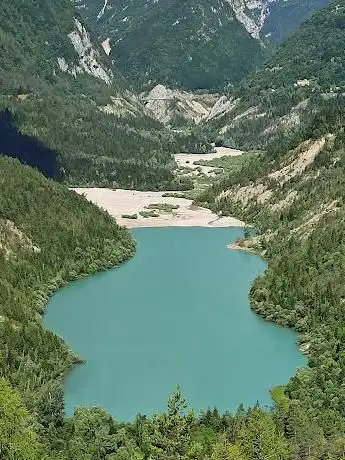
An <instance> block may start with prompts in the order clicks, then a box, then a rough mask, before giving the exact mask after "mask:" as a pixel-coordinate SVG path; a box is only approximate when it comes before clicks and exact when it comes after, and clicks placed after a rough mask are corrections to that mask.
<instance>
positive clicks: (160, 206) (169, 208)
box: [145, 203, 180, 212]
mask: <svg viewBox="0 0 345 460" xmlns="http://www.w3.org/2000/svg"><path fill="white" fill-rule="evenodd" d="M179 207H180V206H179V205H178V204H170V203H151V204H149V205H148V206H145V208H146V209H152V210H154V211H160V212H173V211H174V210H175V209H178V208H179Z"/></svg>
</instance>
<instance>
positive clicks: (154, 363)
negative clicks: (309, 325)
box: [44, 227, 306, 421]
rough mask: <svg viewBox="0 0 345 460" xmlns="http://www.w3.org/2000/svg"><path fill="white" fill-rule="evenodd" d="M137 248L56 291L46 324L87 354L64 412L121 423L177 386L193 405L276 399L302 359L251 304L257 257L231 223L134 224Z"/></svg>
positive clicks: (261, 266) (157, 407) (158, 406)
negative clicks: (242, 247)
mask: <svg viewBox="0 0 345 460" xmlns="http://www.w3.org/2000/svg"><path fill="white" fill-rule="evenodd" d="M132 233H133V235H134V237H135V238H136V240H137V242H138V247H137V255H136V256H135V257H134V258H133V259H132V260H130V261H129V262H127V263H126V264H124V265H123V266H121V267H120V268H118V269H115V270H110V271H108V272H105V273H102V274H98V275H95V276H92V277H89V278H87V279H84V280H82V281H78V282H75V283H72V284H71V285H69V286H67V287H66V288H63V289H61V290H60V291H59V292H58V293H57V294H55V295H54V296H53V297H52V299H51V301H50V303H49V305H48V310H47V313H46V315H45V317H44V322H45V325H46V326H47V327H48V328H50V329H52V330H53V331H54V332H56V333H57V334H59V335H62V336H63V337H64V339H65V341H66V343H67V344H68V346H69V347H70V348H72V349H73V350H74V351H75V352H76V353H77V354H79V355H80V356H81V357H83V358H84V359H85V360H86V364H85V365H81V366H78V367H75V368H74V369H73V370H72V371H71V372H70V373H69V375H68V376H67V378H66V381H65V395H66V411H67V414H68V415H70V414H72V413H73V410H74V407H76V406H93V405H98V406H102V407H103V408H104V409H106V410H107V411H109V412H111V413H112V414H113V415H114V417H115V418H117V419H119V420H128V421H130V420H133V419H134V417H135V415H136V414H137V413H138V412H140V413H144V414H148V415H151V414H152V413H155V412H157V411H162V410H163V409H164V407H165V404H166V400H167V397H168V395H169V394H170V393H171V392H172V391H173V390H174V388H175V386H176V384H180V385H181V387H182V391H183V393H184V395H185V396H186V398H187V399H188V401H189V403H190V405H191V407H193V408H194V409H195V410H196V412H198V411H199V410H201V409H207V407H214V406H217V407H218V408H219V409H220V410H222V411H224V410H236V409H237V407H238V405H239V404H240V403H244V404H245V405H253V404H255V403H256V401H259V402H260V403H261V404H262V405H269V404H271V399H270V395H269V389H270V388H271V387H272V386H275V385H278V384H284V383H287V382H288V380H289V378H290V377H291V376H292V375H293V374H294V373H295V371H296V368H297V367H300V366H304V365H305V363H306V361H305V358H304V356H303V355H302V354H301V353H300V351H299V350H298V348H297V346H296V334H295V333H294V332H293V331H291V330H288V329H283V328H281V327H278V326H276V325H274V324H270V323H266V322H265V321H263V320H262V319H261V318H260V317H259V316H257V315H256V314H255V313H253V312H252V311H251V310H250V308H249V300H248V295H249V289H250V286H251V284H252V282H253V280H254V279H255V278H256V277H257V276H258V275H260V274H261V273H263V272H264V270H265V267H266V264H265V262H264V261H263V260H261V259H260V258H259V257H256V256H253V255H251V254H248V253H244V252H237V251H231V250H229V249H227V248H226V245H227V244H228V243H230V242H231V241H234V240H235V239H236V238H237V237H238V236H239V235H241V234H242V230H241V229H228V228H172V227H171V228H155V229H153V228H142V229H136V230H133V232H132Z"/></svg>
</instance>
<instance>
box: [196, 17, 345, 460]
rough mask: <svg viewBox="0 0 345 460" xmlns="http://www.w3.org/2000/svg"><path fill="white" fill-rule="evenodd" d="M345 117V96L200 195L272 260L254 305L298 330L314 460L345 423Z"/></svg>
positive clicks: (302, 394)
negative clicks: (239, 221)
mask: <svg viewBox="0 0 345 460" xmlns="http://www.w3.org/2000/svg"><path fill="white" fill-rule="evenodd" d="M331 11H332V10H331ZM296 60H298V55H297V56H296ZM326 87H327V86H326ZM344 123H345V100H344V97H343V96H342V95H334V96H333V97H331V98H327V99H326V100H324V102H323V104H322V105H318V108H317V110H315V111H310V112H309V120H305V124H304V127H303V130H300V131H296V132H295V134H292V133H290V136H289V142H288V143H286V142H285V139H284V138H283V137H282V138H281V139H280V141H279V140H276V141H275V142H273V143H272V144H270V145H269V146H268V150H267V151H266V152H263V153H261V154H259V155H257V156H256V157H255V158H254V159H253V160H252V161H251V162H249V163H247V164H246V165H245V166H244V168H243V169H242V170H241V171H239V172H236V173H234V174H233V175H231V176H230V177H228V178H227V179H225V180H223V181H222V182H220V183H218V184H216V185H215V186H214V187H213V188H212V189H210V190H209V191H207V192H206V193H205V194H204V195H203V196H201V197H200V198H199V201H200V202H201V203H205V202H206V203H207V204H208V205H209V206H210V207H211V208H213V209H214V210H215V211H218V212H222V213H223V214H228V213H230V214H232V215H236V216H240V217H241V218H243V219H244V220H246V221H247V222H248V223H252V224H253V225H254V226H255V227H256V228H257V229H258V235H257V236H256V237H254V238H253V239H247V240H244V241H239V242H238V247H239V248H244V249H246V248H249V249H251V250H254V251H257V252H259V253H262V254H263V255H264V256H265V257H266V258H267V259H268V262H269V264H268V270H267V271H266V273H265V275H264V276H262V277H261V278H259V279H257V280H256V282H255V283H254V286H253V288H252V290H251V304H252V307H253V308H254V310H255V311H257V312H258V313H259V314H261V315H262V316H264V317H265V318H266V319H267V320H269V321H275V322H278V323H279V324H282V325H284V326H289V327H294V328H296V329H297V331H298V332H299V334H300V341H301V344H302V348H303V349H304V350H305V351H306V352H307V354H308V357H309V368H307V369H305V370H301V371H299V372H298V373H297V375H296V376H295V377H294V378H292V380H291V382H290V383H289V385H288V387H287V395H288V396H289V398H290V407H295V408H297V407H298V408H299V409H300V410H301V411H303V413H304V414H305V421H306V423H307V424H308V425H309V428H308V433H309V435H308V436H309V442H310V445H311V447H310V448H311V452H313V454H312V457H311V458H317V459H319V458H328V457H327V456H325V457H324V456H323V455H324V453H323V449H324V444H323V442H324V441H322V442H320V439H321V438H323V437H325V438H326V439H328V441H329V442H331V443H333V442H334V440H335V438H337V437H338V436H339V435H340V436H342V433H343V432H344V424H345V411H344V407H345V404H344V403H345V392H344V376H345V360H344V357H345V335H344V331H345V317H344V299H345V291H344V282H343V280H344V277H345V246H344V241H345V239H344V237H345V202H344V190H345V137H344ZM291 417H292V414H288V416H287V424H289V423H290V420H291ZM307 420H308V422H307ZM286 430H287V431H286V436H290V435H291V434H289V431H288V430H289V429H288V425H287V426H286ZM298 438H299V435H298V434H297V437H296V439H298ZM298 442H300V441H298ZM337 442H338V441H337ZM341 442H342V444H343V445H344V439H343V440H342V441H341ZM304 449H305V447H303V446H302V445H299V447H298V456H297V458H308V457H305V456H304V455H305V453H304V452H305V450H304ZM330 458H333V457H330ZM339 458H341V456H340V457H339Z"/></svg>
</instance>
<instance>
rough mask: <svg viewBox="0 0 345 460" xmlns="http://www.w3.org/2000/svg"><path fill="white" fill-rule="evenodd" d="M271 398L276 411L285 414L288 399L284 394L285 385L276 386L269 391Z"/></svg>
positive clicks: (287, 407) (287, 408)
mask: <svg viewBox="0 0 345 460" xmlns="http://www.w3.org/2000/svg"><path fill="white" fill-rule="evenodd" d="M270 393H271V397H272V399H273V402H274V404H275V405H276V406H277V408H278V410H279V411H280V412H282V413H284V414H286V413H287V412H288V410H289V398H288V397H287V396H286V394H285V385H278V386H276V387H273V388H272V389H271V390H270Z"/></svg>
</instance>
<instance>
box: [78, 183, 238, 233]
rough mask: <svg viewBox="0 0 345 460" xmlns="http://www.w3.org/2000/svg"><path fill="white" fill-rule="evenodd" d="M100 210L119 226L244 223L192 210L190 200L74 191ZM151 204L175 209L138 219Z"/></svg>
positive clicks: (99, 190) (98, 190)
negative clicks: (128, 216) (104, 211)
mask: <svg viewBox="0 0 345 460" xmlns="http://www.w3.org/2000/svg"><path fill="white" fill-rule="evenodd" d="M73 190H74V191H75V192H77V193H79V194H83V195H84V196H85V197H86V198H87V199H88V200H89V201H92V202H93V203H95V204H96V205H98V206H99V207H100V208H103V209H105V210H106V211H108V212H109V214H110V215H111V216H113V217H115V219H116V221H117V222H118V224H120V225H124V226H126V227H128V228H136V227H243V226H244V222H242V221H240V220H238V219H236V218H234V217H219V216H217V215H216V214H214V213H212V212H211V211H210V210H209V209H206V208H200V207H197V206H194V205H193V203H192V201H191V200H187V199H184V198H173V197H163V196H162V195H163V193H164V192H141V191H136V190H121V189H118V190H110V189H105V188H75V189H73ZM153 203H169V204H173V205H178V206H179V208H178V209H176V210H174V211H173V213H166V214H164V213H160V216H159V217H148V218H144V217H142V216H140V215H139V212H140V211H145V206H148V205H149V204H153ZM123 214H138V218H137V219H125V218H123V217H121V216H122V215H123Z"/></svg>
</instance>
